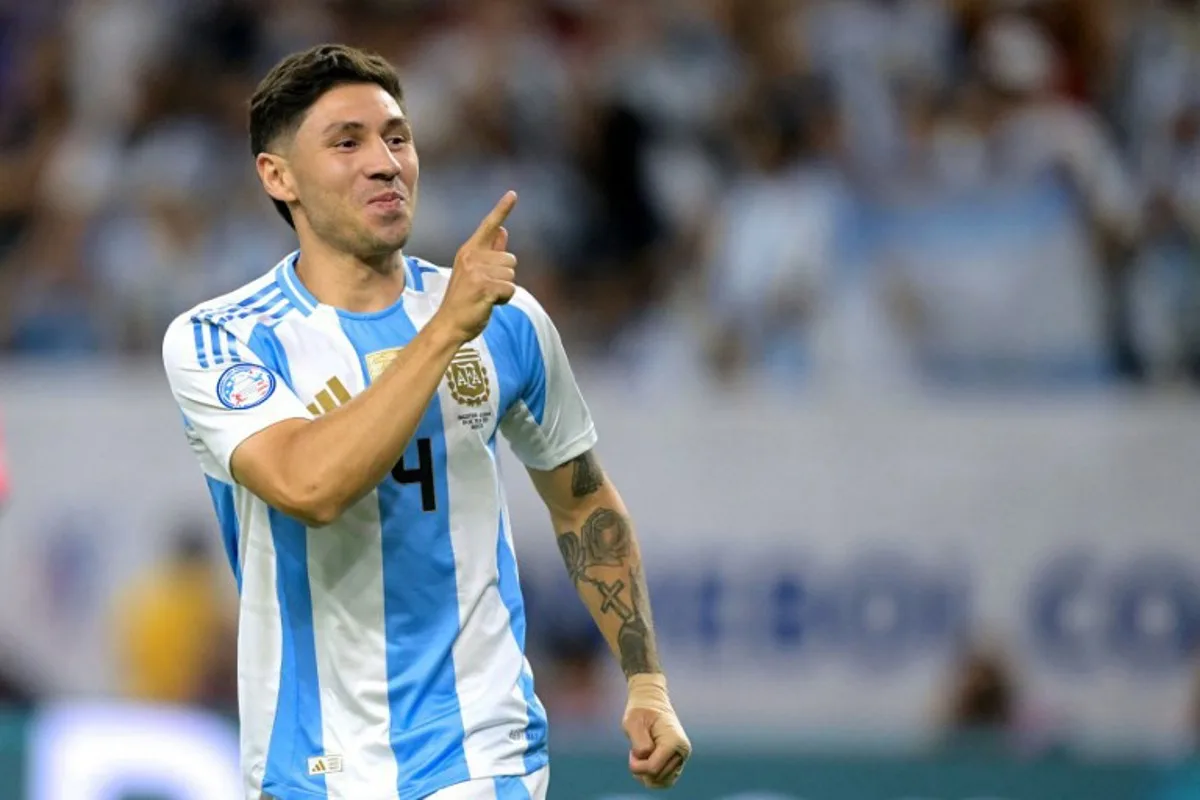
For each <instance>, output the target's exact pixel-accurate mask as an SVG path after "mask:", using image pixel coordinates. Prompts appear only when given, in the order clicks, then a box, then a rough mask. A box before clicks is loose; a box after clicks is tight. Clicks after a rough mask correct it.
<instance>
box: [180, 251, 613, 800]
mask: <svg viewBox="0 0 1200 800" xmlns="http://www.w3.org/2000/svg"><path fill="white" fill-rule="evenodd" d="M297 257H298V254H295V253H293V254H292V255H291V256H289V257H288V258H286V259H284V261H282V262H281V263H280V264H279V265H278V266H276V267H275V268H274V269H273V270H272V271H271V272H269V273H268V274H266V275H265V276H263V277H262V278H260V279H259V280H256V281H254V282H253V283H251V284H249V285H247V286H245V287H243V288H242V289H239V290H238V291H235V292H232V293H230V294H228V295H225V296H224V297H221V298H218V299H216V300H214V301H212V302H208V303H203V304H201V305H200V306H198V307H197V308H195V309H193V310H192V311H189V312H188V313H186V314H184V315H182V316H180V317H179V318H178V319H176V320H175V321H174V322H173V323H172V324H171V326H170V328H169V329H168V331H167V334H166V338H165V341H164V344H163V358H164V361H165V365H166V371H167V376H168V379H169V381H170V384H171V389H172V391H173V393H174V395H175V398H176V400H177V402H178V403H179V406H180V408H181V409H182V411H183V416H184V421H185V428H186V432H187V436H188V440H189V442H190V444H191V446H192V449H193V450H194V452H195V453H196V456H197V457H198V458H199V460H200V464H201V467H202V468H203V471H204V475H205V477H206V479H207V482H208V487H209V491H210V492H211V494H212V500H213V505H214V506H215V507H216V512H217V516H218V518H219V520H220V525H221V529H222V531H223V535H224V540H225V546H226V548H227V551H228V555H229V559H230V562H231V564H232V566H233V570H234V573H235V575H236V577H237V584H238V591H239V594H240V597H241V610H240V618H241V619H240V633H239V641H238V662H239V695H240V707H241V726H242V732H241V736H242V753H243V761H244V771H245V781H246V793H247V797H248V798H252V799H253V800H258V797H259V794H260V793H262V792H265V793H266V794H269V795H271V796H273V797H276V798H279V800H307V799H308V798H331V799H332V800H397V798H398V799H399V800H418V798H423V797H426V796H427V795H429V794H432V793H433V792H435V791H437V790H438V789H441V788H443V787H446V786H449V785H452V784H455V783H459V782H461V781H466V780H469V779H476V778H488V777H495V776H500V775H525V774H528V773H530V772H533V771H534V770H537V769H539V768H540V767H542V766H543V765H544V764H545V763H546V761H547V749H546V718H545V712H544V710H543V708H542V705H541V703H540V702H539V700H538V698H537V697H536V696H535V694H534V690H533V677H532V674H531V672H530V668H529V663H528V661H527V660H526V659H525V655H524V644H525V642H524V640H525V618H524V610H523V605H522V600H521V593H520V589H519V586H518V582H517V565H516V561H515V559H514V556H513V545H512V531H511V529H510V525H509V520H508V514H507V510H506V506H505V498H504V492H503V488H502V485H501V482H500V475H499V464H498V462H497V456H496V433H497V431H499V432H500V433H502V434H503V435H504V436H505V438H506V439H508V441H509V443H510V445H511V447H512V449H513V452H514V453H515V454H516V455H517V457H518V458H520V459H521V460H522V461H523V462H524V463H525V464H526V465H527V466H530V467H533V468H536V469H552V468H554V467H556V466H558V465H560V464H562V463H564V462H566V461H568V460H569V459H571V458H574V457H575V456H578V455H580V454H581V453H584V452H586V451H587V450H589V449H590V448H591V447H592V446H593V445H594V444H595V441H596V435H595V431H594V428H593V425H592V420H591V417H590V415H589V413H588V409H587V407H586V405H585V403H584V401H583V398H582V397H581V395H580V392H579V389H578V388H577V386H576V384H575V379H574V377H573V375H572V373H571V368H570V366H569V365H568V363H567V359H566V356H565V354H564V352H563V348H562V343H561V341H560V339H559V337H558V333H557V331H556V330H555V328H554V326H553V324H552V323H551V322H550V320H549V318H548V317H547V315H546V313H545V312H544V311H543V310H542V308H541V307H540V306H539V305H538V304H537V302H536V301H535V300H534V299H533V298H532V297H531V296H530V295H529V294H528V293H527V292H525V291H524V290H521V289H518V290H517V293H516V295H515V296H514V297H513V299H512V301H511V302H510V303H509V304H507V305H505V306H500V307H497V308H496V309H495V311H494V312H493V314H492V318H491V321H490V323H489V324H488V326H487V329H486V330H485V331H484V333H483V335H482V336H480V337H478V338H477V339H475V340H474V341H472V342H469V343H468V344H466V345H465V346H464V347H463V348H462V349H461V350H460V351H459V353H458V355H457V356H456V357H455V358H454V360H453V362H452V363H451V366H450V369H449V370H448V371H447V374H446V377H445V379H444V380H443V381H442V384H441V386H440V387H439V389H438V391H437V394H436V395H435V396H434V399H433V402H432V403H431V404H430V406H429V409H428V410H427V411H426V413H425V416H424V418H423V419H422V420H421V423H420V426H419V428H418V429H417V432H416V434H415V435H414V437H413V439H412V441H411V442H410V444H409V446H408V449H407V451H406V452H405V453H404V456H403V458H402V459H401V461H400V462H399V463H398V464H397V465H396V468H395V469H394V470H393V471H392V476H391V477H390V478H389V479H387V480H385V481H384V482H383V483H382V484H380V485H379V486H378V487H377V488H376V489H375V490H374V491H373V492H371V493H370V494H369V495H368V496H367V497H365V498H364V499H363V500H362V501H360V502H359V503H357V504H356V505H354V506H353V507H352V508H350V509H349V510H348V511H347V512H346V513H345V514H344V515H343V516H342V517H341V519H339V520H338V521H337V522H336V523H334V524H333V525H331V526H328V527H325V528H322V529H320V530H313V529H308V528H306V527H305V525H304V524H303V523H302V522H299V521H297V520H295V519H292V518H290V517H288V516H287V515H285V514H283V513H281V512H279V511H277V510H275V509H274V508H271V507H270V506H268V505H267V504H266V503H265V502H263V501H262V500H260V499H259V498H257V497H256V496H254V495H253V494H251V493H250V492H249V491H248V490H246V489H245V488H243V487H241V486H239V485H237V484H236V483H234V481H233V480H232V478H231V477H230V472H229V460H230V457H231V455H232V453H233V451H234V449H235V448H236V447H237V446H238V445H239V444H240V443H241V442H242V441H244V440H245V439H246V438H247V437H249V436H251V435H252V434H254V433H256V432H258V431H260V430H262V429H263V428H265V427H267V426H269V425H272V424H273V423H276V422H279V421H281V420H284V419H289V418H295V417H299V418H315V417H317V416H319V415H321V414H323V413H326V412H328V411H330V410H332V409H334V408H335V407H337V406H338V405H340V404H343V403H346V402H347V401H349V400H350V398H352V397H353V396H354V395H355V394H356V393H358V392H360V391H362V390H363V389H364V388H365V387H366V386H368V385H369V384H370V382H371V380H372V379H373V378H375V377H377V376H378V375H379V374H380V373H381V372H382V370H384V369H385V368H386V367H387V365H388V364H389V363H390V361H391V360H392V359H393V358H394V357H395V355H396V353H398V352H399V350H400V349H401V348H403V347H404V346H405V344H406V343H407V342H408V341H409V340H410V339H411V338H412V337H413V336H414V335H415V334H416V333H417V331H419V330H420V329H421V327H422V326H423V325H425V324H426V323H427V322H428V321H429V319H430V318H431V317H432V316H433V314H434V312H435V311H436V310H437V308H438V306H439V304H440V302H441V300H442V297H443V294H444V292H445V288H446V284H447V281H448V278H449V274H450V273H449V270H446V269H442V268H438V267H434V266H432V265H430V264H427V263H425V262H422V261H419V260H417V259H413V258H406V259H405V267H406V273H407V275H406V277H407V284H406V287H405V290H404V294H403V297H402V298H401V299H400V300H399V301H398V302H397V303H396V304H395V305H394V306H392V307H391V308H388V309H386V310H384V311H379V312H376V313H366V314H356V313H350V312H346V311H341V310H338V309H335V308H332V307H330V306H327V305H321V304H319V303H318V302H317V301H316V300H315V299H314V298H313V296H312V295H311V294H309V292H308V291H307V290H306V289H305V288H304V286H303V285H302V284H301V283H300V281H299V280H298V279H297V277H296V273H295V262H296V258H297Z"/></svg>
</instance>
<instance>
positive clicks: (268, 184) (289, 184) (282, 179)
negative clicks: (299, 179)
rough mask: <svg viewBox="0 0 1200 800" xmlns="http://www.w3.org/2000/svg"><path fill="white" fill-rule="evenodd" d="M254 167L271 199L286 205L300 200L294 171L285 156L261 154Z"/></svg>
mask: <svg viewBox="0 0 1200 800" xmlns="http://www.w3.org/2000/svg"><path fill="white" fill-rule="evenodd" d="M254 166H255V168H256V169H257V170H258V178H259V180H261V181H262V185H263V188H264V189H266V190H267V194H268V195H270V196H271V199H273V200H280V201H282V202H284V203H294V202H296V200H298V199H299V198H298V196H297V195H296V187H295V181H294V179H293V177H292V171H291V169H290V168H289V166H288V163H287V159H285V158H284V157H283V156H279V155H275V154H274V153H259V154H258V158H256V159H254Z"/></svg>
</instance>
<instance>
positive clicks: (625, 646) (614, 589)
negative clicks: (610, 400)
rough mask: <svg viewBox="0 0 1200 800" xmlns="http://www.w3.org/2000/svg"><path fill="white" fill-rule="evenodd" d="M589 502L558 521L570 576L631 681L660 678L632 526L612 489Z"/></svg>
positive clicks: (603, 488) (560, 545)
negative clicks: (644, 676) (640, 677)
mask: <svg viewBox="0 0 1200 800" xmlns="http://www.w3.org/2000/svg"><path fill="white" fill-rule="evenodd" d="M588 500H589V501H590V502H588V503H587V504H586V505H585V506H583V507H580V508H577V509H572V511H571V513H569V514H565V513H564V514H556V515H554V517H555V518H554V526H555V534H556V535H557V537H558V548H559V551H560V552H561V553H562V556H563V561H564V562H566V566H567V572H568V574H569V575H570V576H571V580H572V581H573V582H574V584H575V588H576V589H577V590H578V591H579V596H580V598H581V599H582V600H583V602H584V604H585V605H586V606H587V607H588V610H589V611H591V614H592V617H593V618H594V619H595V620H596V625H597V626H598V627H599V628H600V632H601V633H603V634H604V638H605V639H606V640H607V641H608V645H609V647H610V648H612V651H613V653H614V654H615V655H616V657H617V659H618V660H619V661H620V663H621V669H622V670H623V671H624V672H625V675H626V677H629V676H632V675H638V674H643V673H657V672H661V671H662V668H661V666H660V665H659V661H658V646H657V643H656V641H655V637H654V624H653V621H652V619H651V615H650V598H649V594H648V592H647V591H646V580H645V576H644V574H643V572H642V558H641V551H640V549H639V548H638V542H637V536H636V535H635V534H634V530H633V523H632V522H631V521H630V519H629V514H628V512H627V511H626V509H625V505H624V503H622V502H621V498H620V496H619V495H617V493H616V491H615V490H614V489H613V488H612V487H611V485H610V484H607V483H605V484H604V485H603V486H601V487H599V489H598V490H597V491H595V493H594V494H591V495H590V496H589V497H588Z"/></svg>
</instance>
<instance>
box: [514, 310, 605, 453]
mask: <svg viewBox="0 0 1200 800" xmlns="http://www.w3.org/2000/svg"><path fill="white" fill-rule="evenodd" d="M506 310H507V311H509V312H510V313H515V314H520V315H522V316H521V317H520V318H519V319H518V322H519V323H520V324H517V325H514V326H513V328H512V336H513V338H514V340H515V341H514V343H513V344H514V347H515V349H516V355H517V358H518V359H519V360H520V363H521V366H522V368H523V374H524V381H523V385H522V390H521V394H520V397H519V398H518V399H517V401H516V402H514V403H513V405H512V407H511V408H510V409H509V410H508V412H507V413H506V414H505V415H504V418H503V419H502V420H501V421H500V432H501V433H502V434H503V435H504V438H505V439H507V440H508V443H509V445H510V446H511V447H512V451H513V453H514V454H515V455H516V456H517V458H519V459H520V460H521V462H522V463H523V464H525V466H527V467H530V468H531V469H538V470H551V469H554V468H556V467H559V466H561V465H562V464H565V463H566V462H568V461H570V460H571V459H572V458H575V457H576V456H579V455H582V454H583V453H586V452H587V451H588V450H591V449H592V448H593V447H594V446H595V445H596V427H595V425H594V424H593V422H592V415H591V412H589V411H588V407H587V404H586V403H585V402H584V399H583V393H582V392H580V391H579V386H578V385H577V384H576V382H575V375H574V373H573V372H572V371H571V365H570V363H569V362H568V360H567V354H566V351H565V350H564V349H563V344H562V339H561V338H560V337H559V334H558V329H557V328H555V327H554V323H553V322H552V321H551V320H550V317H549V315H548V314H547V313H546V312H545V310H544V309H543V308H542V307H541V305H539V304H538V302H537V301H536V300H535V299H534V298H533V296H532V295H531V294H529V293H528V292H526V291H525V290H524V289H518V290H517V293H516V294H515V295H514V296H513V298H512V300H511V301H509V304H508V306H507V307H506Z"/></svg>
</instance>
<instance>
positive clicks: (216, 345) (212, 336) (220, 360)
mask: <svg viewBox="0 0 1200 800" xmlns="http://www.w3.org/2000/svg"><path fill="white" fill-rule="evenodd" d="M208 341H209V342H211V343H212V355H213V366H216V365H217V364H224V363H225V356H224V354H223V353H222V352H221V329H220V328H218V327H217V326H216V325H213V324H212V323H211V322H210V323H209V325H208Z"/></svg>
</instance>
